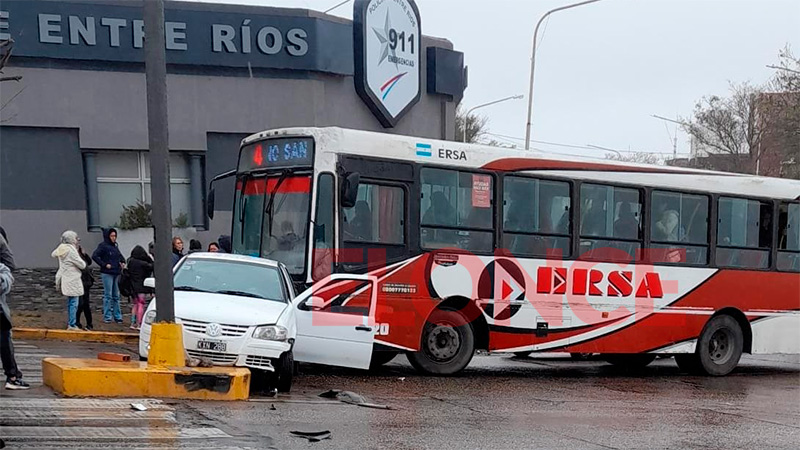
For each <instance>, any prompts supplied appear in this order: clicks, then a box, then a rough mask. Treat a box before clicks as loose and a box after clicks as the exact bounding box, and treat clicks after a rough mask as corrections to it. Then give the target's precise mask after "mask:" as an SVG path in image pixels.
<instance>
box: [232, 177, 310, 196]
mask: <svg viewBox="0 0 800 450" xmlns="http://www.w3.org/2000/svg"><path fill="white" fill-rule="evenodd" d="M265 181H266V183H265ZM277 182H278V179H277V178H270V179H269V180H265V179H263V178H262V179H259V180H250V181H248V182H247V188H246V190H245V195H263V194H266V193H268V192H271V191H272V190H273V189H274V188H275V184H276V183H277ZM236 190H237V191H241V190H242V182H241V181H239V182H237V183H236ZM278 192H280V193H281V194H307V193H309V192H311V178H310V177H292V178H287V179H285V180H284V181H283V183H282V184H281V185H280V188H278Z"/></svg>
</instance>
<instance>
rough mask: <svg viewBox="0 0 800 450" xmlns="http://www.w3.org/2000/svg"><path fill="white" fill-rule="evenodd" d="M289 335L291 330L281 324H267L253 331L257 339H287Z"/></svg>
mask: <svg viewBox="0 0 800 450" xmlns="http://www.w3.org/2000/svg"><path fill="white" fill-rule="evenodd" d="M288 335H289V330H287V329H286V328H285V327H282V326H280V325H267V326H263V327H258V328H256V331H254V332H253V337H254V338H256V339H264V340H267V341H285V340H286V337H287V336H288Z"/></svg>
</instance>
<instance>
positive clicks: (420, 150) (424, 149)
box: [417, 143, 467, 161]
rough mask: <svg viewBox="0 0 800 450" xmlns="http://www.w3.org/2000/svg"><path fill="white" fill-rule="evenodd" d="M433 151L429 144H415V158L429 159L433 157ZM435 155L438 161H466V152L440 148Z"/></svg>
mask: <svg viewBox="0 0 800 450" xmlns="http://www.w3.org/2000/svg"><path fill="white" fill-rule="evenodd" d="M433 154H434V151H433V148H432V147H431V144H422V143H418V144H417V156H421V157H423V158H431V157H433ZM436 155H437V156H438V157H439V159H450V160H456V161H466V160H467V152H465V151H463V150H452V149H449V148H440V149H438V150H437V151H436Z"/></svg>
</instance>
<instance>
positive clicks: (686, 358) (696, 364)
mask: <svg viewBox="0 0 800 450" xmlns="http://www.w3.org/2000/svg"><path fill="white" fill-rule="evenodd" d="M675 363H676V364H678V369H680V370H681V372H686V373H688V374H690V375H698V374H700V373H701V371H700V359H699V358H698V357H697V354H695V353H688V354H685V355H675Z"/></svg>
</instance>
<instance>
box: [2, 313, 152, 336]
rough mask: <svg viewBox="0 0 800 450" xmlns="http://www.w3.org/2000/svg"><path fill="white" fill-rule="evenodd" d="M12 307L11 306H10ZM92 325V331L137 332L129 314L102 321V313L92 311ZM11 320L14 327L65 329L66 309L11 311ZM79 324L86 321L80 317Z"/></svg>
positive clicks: (84, 324) (84, 323)
mask: <svg viewBox="0 0 800 450" xmlns="http://www.w3.org/2000/svg"><path fill="white" fill-rule="evenodd" d="M12 308H13V306H12ZM92 313H93V314H92V321H93V323H92V325H93V326H94V331H116V332H131V333H138V331H136V330H132V329H131V328H130V325H131V315H130V312H129V313H128V314H123V322H122V323H103V313H101V312H98V313H95V312H94V311H92ZM11 320H12V321H13V322H14V328H45V329H50V330H66V329H67V311H66V308H65V309H64V311H63V312H55V311H15V310H13V309H12V311H11ZM81 324H83V326H86V321H85V320H83V317H81Z"/></svg>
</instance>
